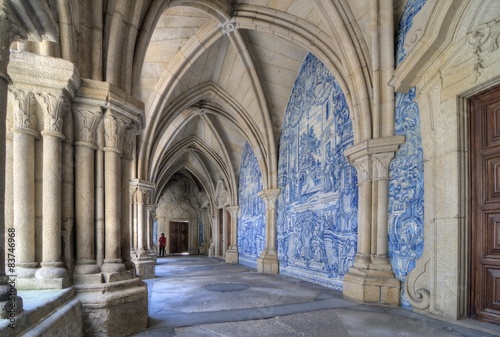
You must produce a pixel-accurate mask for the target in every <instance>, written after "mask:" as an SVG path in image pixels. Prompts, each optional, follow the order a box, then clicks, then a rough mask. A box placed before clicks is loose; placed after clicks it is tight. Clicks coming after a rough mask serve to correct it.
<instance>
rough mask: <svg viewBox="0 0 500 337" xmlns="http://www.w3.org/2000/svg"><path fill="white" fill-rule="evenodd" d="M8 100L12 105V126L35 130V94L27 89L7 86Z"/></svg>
mask: <svg viewBox="0 0 500 337" xmlns="http://www.w3.org/2000/svg"><path fill="white" fill-rule="evenodd" d="M9 100H10V101H11V102H12V107H13V111H12V112H13V115H14V126H15V127H16V128H19V129H30V130H35V129H36V116H35V109H36V100H35V96H34V95H33V94H32V93H31V92H29V91H24V90H18V89H15V88H9Z"/></svg>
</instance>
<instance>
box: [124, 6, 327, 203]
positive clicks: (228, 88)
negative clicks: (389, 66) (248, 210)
mask: <svg viewBox="0 0 500 337" xmlns="http://www.w3.org/2000/svg"><path fill="white" fill-rule="evenodd" d="M261 3H262V4H263V5H265V6H266V7H259V5H260V4H261ZM207 4H208V5H207ZM269 7H272V8H271V9H270V8H269ZM228 8H230V9H229V10H228ZM164 9H165V10H164V11H163V12H162V14H161V16H159V18H158V21H157V23H156V26H155V27H154V31H153V33H152V34H151V37H150V41H149V45H148V47H147V51H146V53H145V56H144V62H143V64H142V69H141V73H140V79H139V81H138V82H137V83H135V84H134V89H133V90H134V95H135V96H137V97H138V98H140V99H141V100H142V101H144V102H145V103H146V120H147V123H146V130H145V133H144V134H143V135H142V136H141V138H142V146H141V149H140V151H141V154H142V157H139V160H140V162H139V170H140V171H142V174H143V175H146V176H147V177H148V179H149V180H151V181H153V182H155V183H156V184H157V200H158V198H159V196H160V194H161V192H162V188H163V187H164V186H166V184H167V182H168V180H169V179H170V177H172V176H173V175H174V174H175V173H178V172H182V173H183V174H189V175H192V177H194V179H195V180H196V181H197V183H198V184H201V185H203V189H204V190H205V191H206V192H207V193H208V194H209V195H210V194H212V196H213V193H214V192H215V186H216V185H217V182H218V181H219V179H223V180H224V182H225V184H226V188H227V189H228V192H229V194H230V196H231V198H232V200H231V202H232V203H233V204H236V203H237V200H236V198H237V188H238V186H237V179H238V175H239V169H240V161H241V155H242V151H243V148H244V145H245V142H246V141H248V142H249V143H250V144H251V146H252V148H253V149H254V152H255V154H256V156H257V158H258V159H259V161H260V164H261V171H262V173H263V180H264V181H263V185H264V186H271V185H272V184H273V182H271V181H267V179H268V174H267V173H269V171H272V170H273V167H276V162H274V163H273V162H272V161H271V160H270V159H269V158H270V157H273V153H274V156H275V157H276V155H275V153H276V152H277V144H278V142H279V132H280V129H281V123H282V120H283V115H284V112H285V109H286V106H287V103H288V99H289V97H290V93H291V91H292V88H293V86H294V82H295V79H296V76H297V73H298V71H299V68H300V66H301V64H302V62H303V60H304V58H305V56H306V54H307V52H309V51H310V50H308V48H306V46H307V45H308V44H311V43H310V42H307V41H305V40H304V41H300V42H294V38H290V37H288V38H283V35H284V34H285V35H286V34H288V33H287V32H286V30H283V31H277V29H276V28H273V29H269V28H268V27H267V28H266V29H262V28H258V27H257V25H256V26H255V27H253V29H251V28H252V27H251V19H250V18H249V16H251V15H256V14H255V13H260V12H262V13H264V14H263V18H262V19H261V20H267V19H269V20H273V18H272V17H269V15H273V16H274V15H278V16H280V15H279V14H277V13H278V12H280V13H282V15H281V17H282V18H283V21H284V22H286V24H289V25H294V24H295V22H300V23H301V25H302V26H304V27H307V29H309V30H315V31H314V33H316V34H318V35H320V36H328V34H332V31H333V28H331V27H330V26H329V24H328V23H325V22H324V20H323V19H322V15H324V14H323V13H322V11H321V7H319V6H317V4H316V1H305V0H296V1H291V0H286V1H256V0H255V1H250V0H249V1H234V2H231V1H210V2H202V1H172V2H170V4H169V5H168V6H166V7H164ZM252 13H253V14H252ZM240 14H241V16H242V18H241V22H244V23H245V24H244V26H245V28H242V27H241V26H240V23H239V19H238V18H239V15H240ZM233 16H235V17H236V23H234V22H232V21H231V19H232V17H233ZM227 22H229V23H228V24H227ZM225 23H226V24H225ZM235 24H236V25H237V26H236V27H237V28H236V29H235V30H234V31H231V29H232V25H235ZM283 25H285V24H283ZM264 26H265V25H264ZM283 29H285V28H283ZM228 30H229V31H230V32H229V33H227V31H228ZM311 50H312V51H314V50H313V48H311ZM274 160H276V158H275V159H274Z"/></svg>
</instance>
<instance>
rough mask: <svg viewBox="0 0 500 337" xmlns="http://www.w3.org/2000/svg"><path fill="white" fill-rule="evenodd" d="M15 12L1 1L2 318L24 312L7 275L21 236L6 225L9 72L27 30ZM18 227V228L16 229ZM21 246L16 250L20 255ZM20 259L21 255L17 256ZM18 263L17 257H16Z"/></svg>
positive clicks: (0, 170)
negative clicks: (10, 251) (17, 40)
mask: <svg viewBox="0 0 500 337" xmlns="http://www.w3.org/2000/svg"><path fill="white" fill-rule="evenodd" d="M13 15H14V14H13V13H12V12H11V10H10V8H9V7H8V6H7V4H6V3H4V2H3V1H2V2H0V123H1V124H0V145H1V146H0V318H8V317H9V316H10V314H11V313H12V312H11V309H12V308H14V309H15V310H14V314H15V313H17V312H20V311H22V307H23V304H22V299H21V298H20V297H18V296H15V300H14V301H12V300H11V298H12V297H11V289H12V287H14V289H15V284H13V283H10V280H9V277H8V276H7V274H6V270H8V271H9V272H8V274H9V275H10V274H15V272H14V270H13V269H12V270H11V269H10V267H9V265H8V263H7V264H6V263H5V262H6V261H7V262H8V259H7V260H6V257H8V255H7V254H6V252H7V248H8V247H9V246H8V245H6V243H8V239H9V235H10V234H11V233H14V235H15V240H16V241H17V239H18V236H17V234H16V233H15V232H13V231H12V230H10V231H9V232H7V226H6V225H5V222H4V220H5V121H6V119H7V118H6V117H7V95H8V87H9V84H12V81H11V79H10V77H9V75H8V74H7V66H8V65H9V60H10V51H9V47H10V44H11V43H12V42H13V41H14V36H15V35H18V34H19V35H20V34H22V33H23V34H22V35H23V36H25V32H21V31H20V30H21V29H20V27H19V26H18V25H16V24H14V23H13V22H12V21H11V19H9V18H13V17H14V16H13ZM14 230H15V229H14ZM18 252H19V249H16V250H14V253H15V254H17V253H18ZM16 258H17V256H16ZM16 264H17V260H16Z"/></svg>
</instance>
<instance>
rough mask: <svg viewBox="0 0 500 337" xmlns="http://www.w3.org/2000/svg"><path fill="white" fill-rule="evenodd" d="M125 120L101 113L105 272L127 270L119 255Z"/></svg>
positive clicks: (109, 113)
mask: <svg viewBox="0 0 500 337" xmlns="http://www.w3.org/2000/svg"><path fill="white" fill-rule="evenodd" d="M124 132H125V123H124V121H122V120H121V119H120V118H118V117H115V116H113V114H112V112H111V111H109V110H108V112H106V114H105V115H104V136H105V137H104V195H105V204H104V240H105V246H104V261H103V262H104V263H103V265H102V266H101V270H102V271H103V272H105V273H119V272H123V271H125V270H126V267H125V265H124V264H123V260H122V258H121V248H120V244H121V196H120V191H121V161H120V156H121V153H122V151H121V146H122V142H123V135H124Z"/></svg>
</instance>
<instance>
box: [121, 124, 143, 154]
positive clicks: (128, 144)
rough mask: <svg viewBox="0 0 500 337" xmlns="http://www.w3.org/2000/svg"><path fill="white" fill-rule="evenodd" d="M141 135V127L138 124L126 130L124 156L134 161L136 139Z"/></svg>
mask: <svg viewBox="0 0 500 337" xmlns="http://www.w3.org/2000/svg"><path fill="white" fill-rule="evenodd" d="M138 134H139V127H138V126H137V124H133V125H132V127H129V128H127V129H126V130H125V135H124V137H123V156H124V157H128V158H130V159H132V154H133V150H134V145H135V139H136V137H137V135H138Z"/></svg>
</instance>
